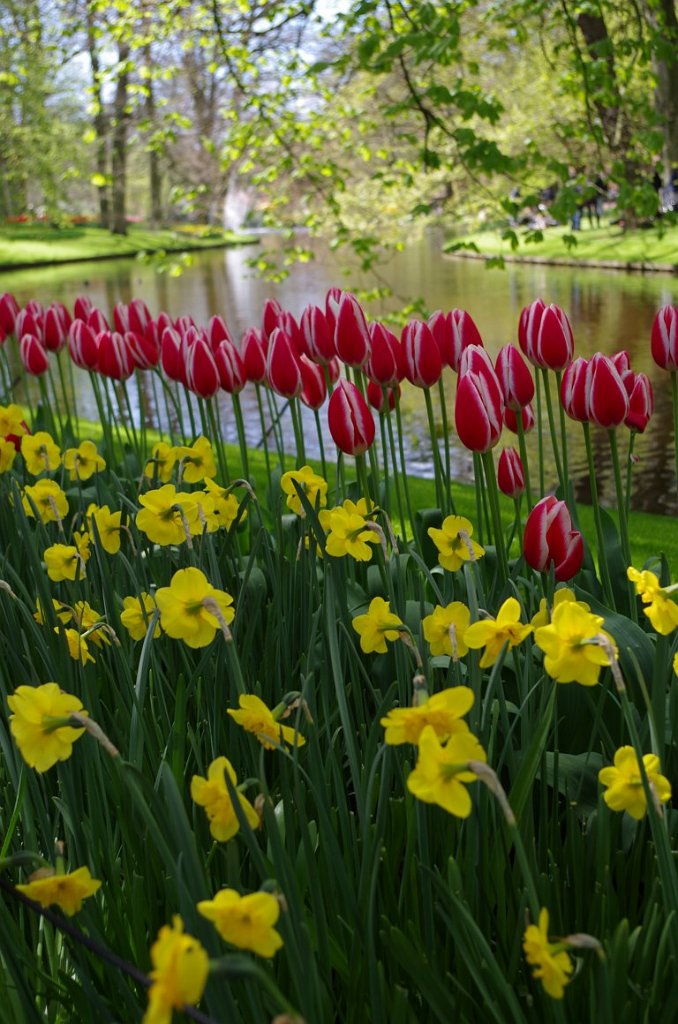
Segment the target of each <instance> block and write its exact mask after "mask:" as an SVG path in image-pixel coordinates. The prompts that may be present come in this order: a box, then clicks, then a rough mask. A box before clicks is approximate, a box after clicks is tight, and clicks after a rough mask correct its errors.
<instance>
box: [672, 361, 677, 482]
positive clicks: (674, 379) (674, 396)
mask: <svg viewBox="0 0 678 1024" xmlns="http://www.w3.org/2000/svg"><path fill="white" fill-rule="evenodd" d="M671 398H672V401H673V455H674V458H675V462H676V488H678V375H676V371H675V370H671Z"/></svg>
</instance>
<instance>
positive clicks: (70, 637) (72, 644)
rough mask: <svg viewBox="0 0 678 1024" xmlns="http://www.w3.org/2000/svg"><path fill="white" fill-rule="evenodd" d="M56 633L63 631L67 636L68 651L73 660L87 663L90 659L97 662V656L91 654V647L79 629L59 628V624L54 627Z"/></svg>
mask: <svg viewBox="0 0 678 1024" xmlns="http://www.w3.org/2000/svg"><path fill="white" fill-rule="evenodd" d="M54 632H55V633H62V632H63V635H64V637H65V638H66V643H67V645H68V653H69V654H70V656H71V658H72V659H73V661H79V662H81V664H83V665H86V664H87V663H88V662H89V661H91V662H92V663H94V662H95V660H96V659H95V658H94V657H93V656H92V655H91V654H90V650H89V647H88V646H87V640H86V638H85V637H84V636H82V634H81V633H80V631H79V630H77V629H64V630H61V629H59V627H58V626H55V627H54Z"/></svg>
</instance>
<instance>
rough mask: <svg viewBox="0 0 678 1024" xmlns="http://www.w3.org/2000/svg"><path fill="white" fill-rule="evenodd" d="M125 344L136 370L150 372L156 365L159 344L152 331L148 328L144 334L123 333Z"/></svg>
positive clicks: (158, 357) (158, 359) (134, 332)
mask: <svg viewBox="0 0 678 1024" xmlns="http://www.w3.org/2000/svg"><path fill="white" fill-rule="evenodd" d="M125 343H126V345H127V347H128V348H129V352H130V355H131V357H132V361H133V363H134V365H135V366H136V368H137V369H138V370H152V369H153V368H154V367H156V366H157V365H158V362H159V361H160V343H159V342H158V340H157V336H156V334H155V332H154V331H152V330H148V328H147V329H146V331H145V333H144V334H138V333H137V332H136V331H125Z"/></svg>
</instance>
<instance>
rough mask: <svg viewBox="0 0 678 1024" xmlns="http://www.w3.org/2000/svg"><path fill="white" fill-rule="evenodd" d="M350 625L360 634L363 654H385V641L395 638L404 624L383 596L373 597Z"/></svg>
mask: <svg viewBox="0 0 678 1024" xmlns="http://www.w3.org/2000/svg"><path fill="white" fill-rule="evenodd" d="M352 626H353V628H354V629H355V631H356V633H357V634H358V635H359V636H360V647H361V649H362V650H363V651H364V653H365V654H370V652H371V651H375V652H376V653H377V654H386V641H387V640H397V639H398V637H399V636H400V634H401V632H402V630H403V629H404V628H405V624H404V623H403V621H402V619H400V618H398V616H397V615H395V614H394V613H393V612H392V611H391V605H390V603H389V602H388V601H384V599H383V597H375V598H373V599H372V600H371V601H370V606H369V608H368V609H367V612H366V613H365V615H356V617H355V618H354V619H353V622H352Z"/></svg>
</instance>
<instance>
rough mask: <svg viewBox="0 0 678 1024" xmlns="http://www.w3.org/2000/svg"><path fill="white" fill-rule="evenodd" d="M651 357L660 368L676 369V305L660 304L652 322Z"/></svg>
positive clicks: (677, 367) (677, 308) (677, 310)
mask: <svg viewBox="0 0 678 1024" xmlns="http://www.w3.org/2000/svg"><path fill="white" fill-rule="evenodd" d="M650 347H651V349H652V358H653V359H654V361H655V363H656V364H657V366H658V367H660V369H662V370H678V306H662V308H661V309H660V310H659V312H658V313H657V315H656V316H655V318H654V321H653V323H652V336H651V341H650Z"/></svg>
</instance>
